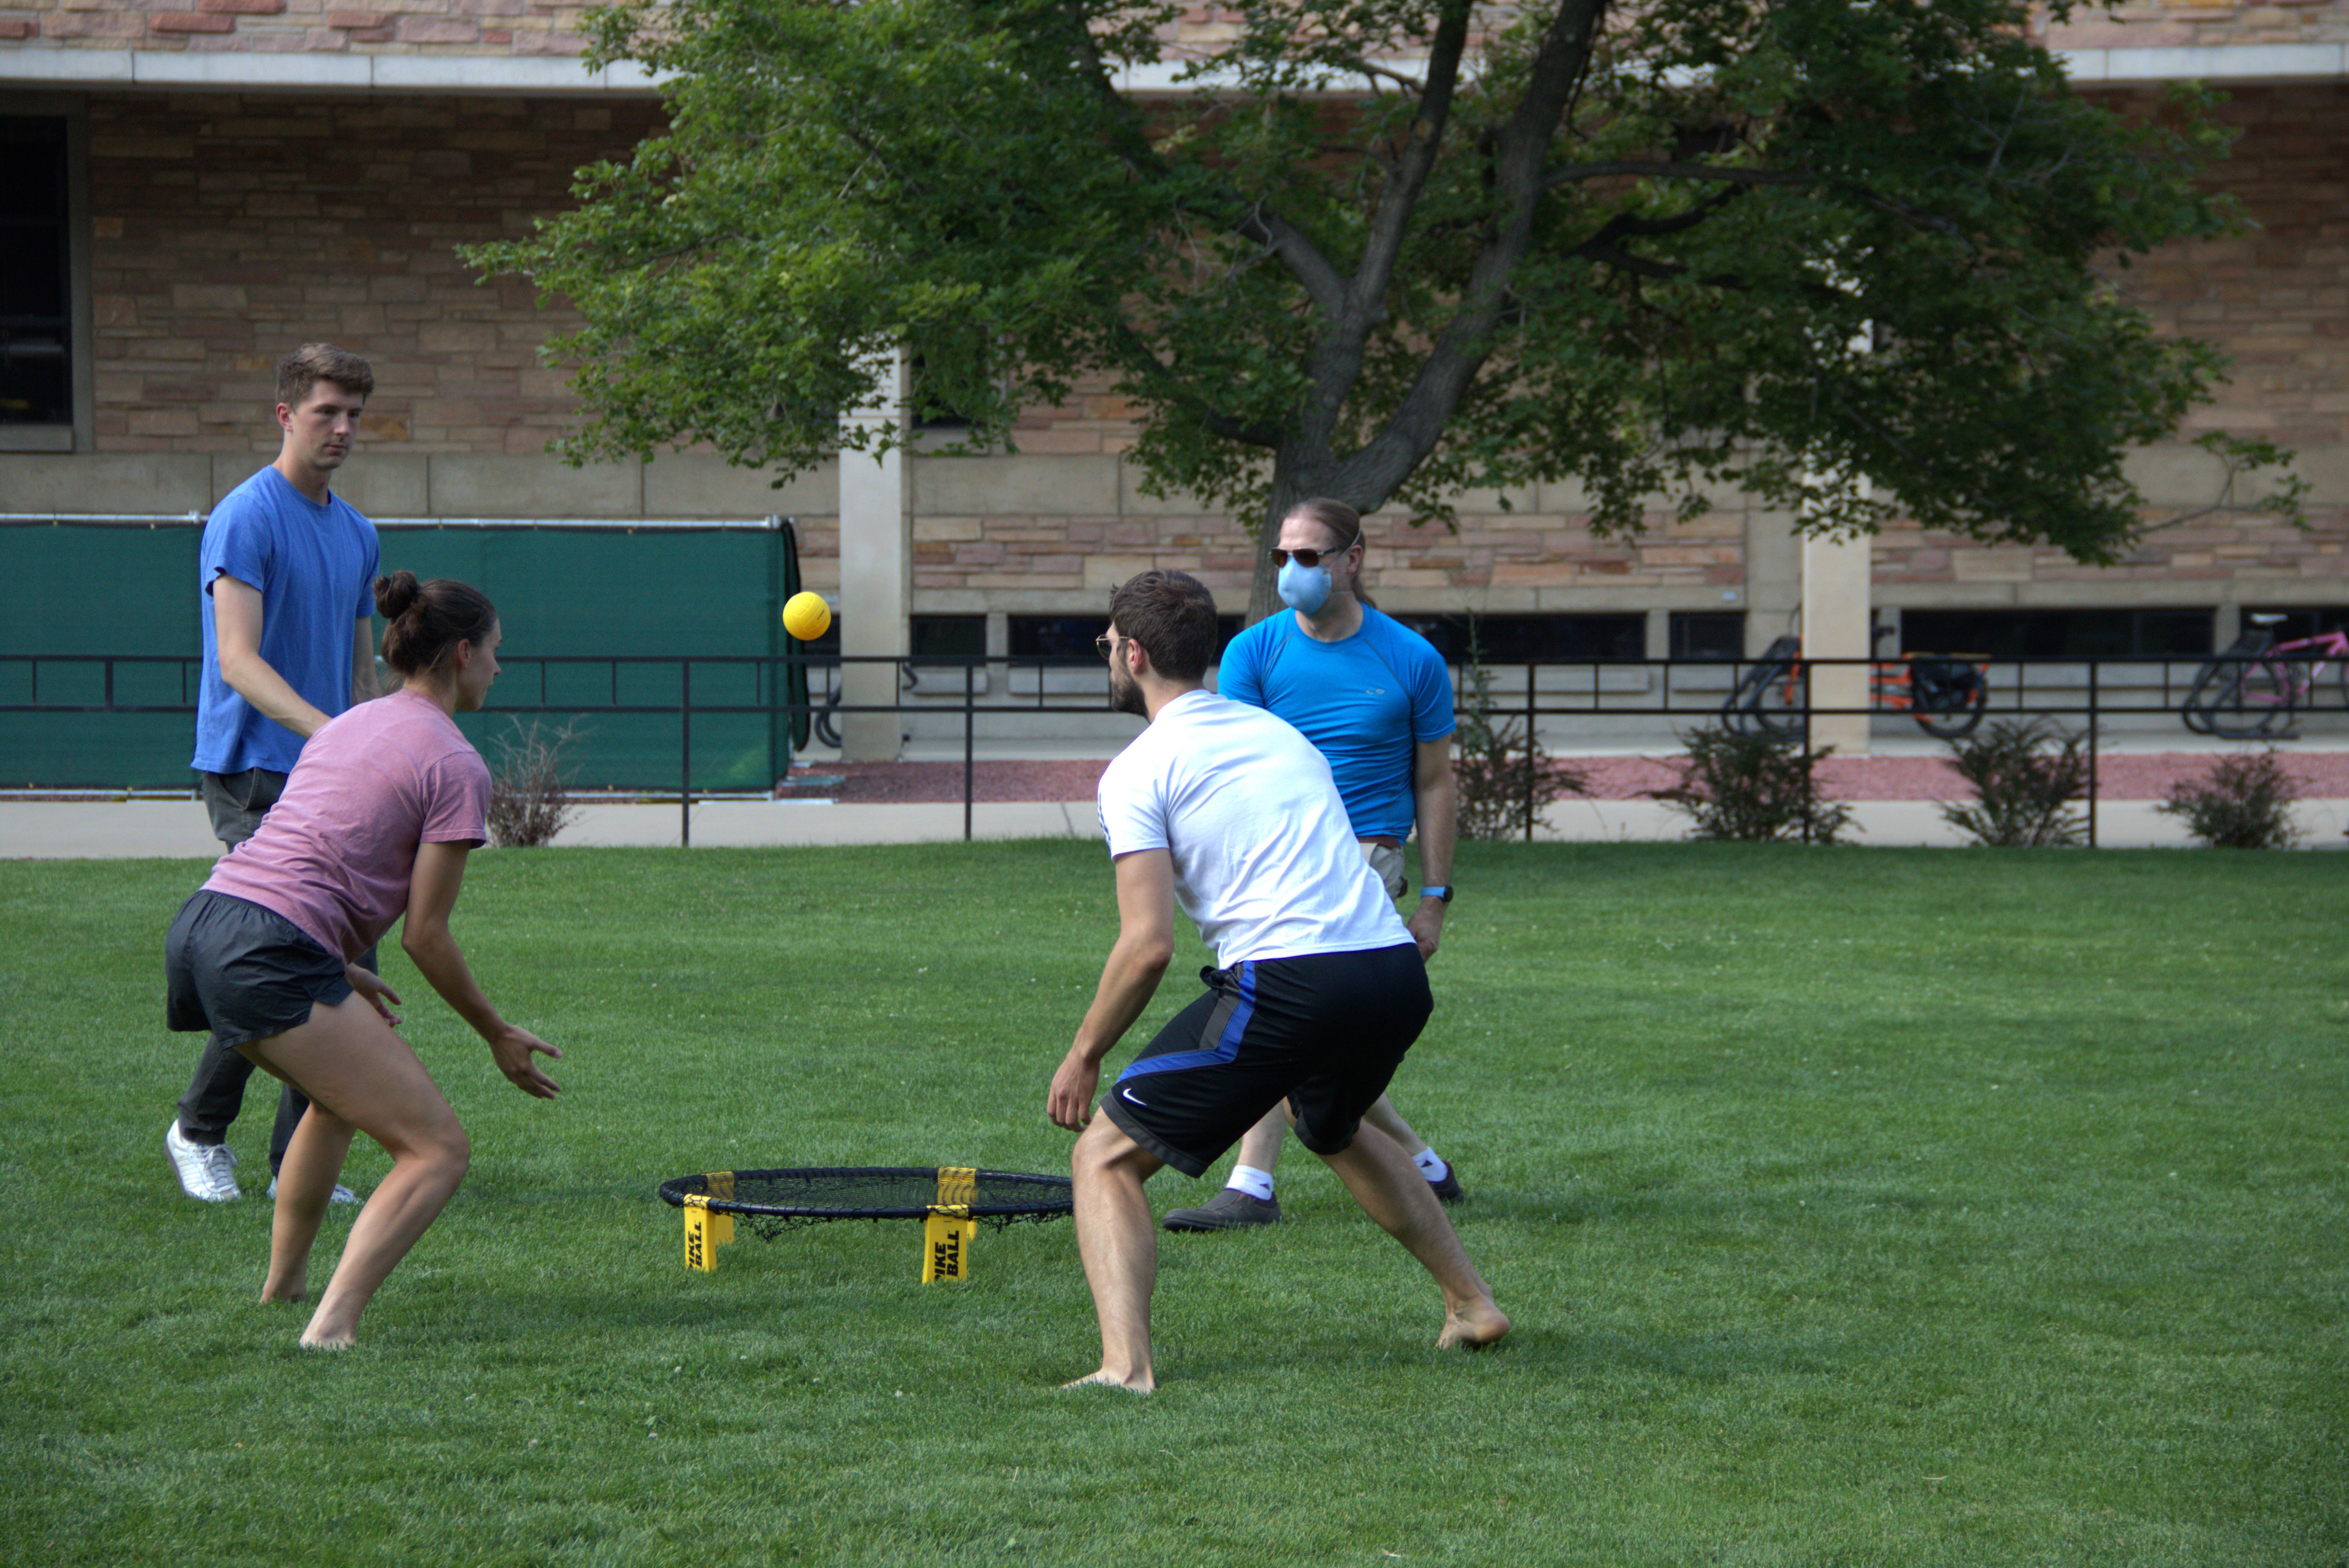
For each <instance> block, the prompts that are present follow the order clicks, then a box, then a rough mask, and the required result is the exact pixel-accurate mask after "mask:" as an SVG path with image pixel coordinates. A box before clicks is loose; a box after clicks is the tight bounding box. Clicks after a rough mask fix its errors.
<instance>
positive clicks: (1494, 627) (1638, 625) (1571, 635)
mask: <svg viewBox="0 0 2349 1568" xmlns="http://www.w3.org/2000/svg"><path fill="white" fill-rule="evenodd" d="M1395 619H1397V620H1399V621H1401V622H1402V624H1404V625H1406V626H1409V627H1410V628H1411V629H1412V630H1413V631H1414V632H1417V633H1418V634H1420V635H1421V636H1423V637H1425V638H1426V639H1427V640H1428V641H1429V642H1431V643H1433V644H1434V645H1435V651H1436V652H1437V653H1440V654H1442V655H1444V661H1445V662H1446V663H1447V664H1455V665H1456V664H1462V663H1464V662H1466V661H1467V659H1468V656H1469V641H1470V637H1469V632H1470V624H1471V621H1472V617H1470V616H1467V615H1398V616H1396V617H1395ZM1473 621H1474V624H1475V645H1476V649H1477V652H1478V653H1479V654H1481V655H1482V656H1483V658H1484V660H1485V663H1486V664H1488V665H1508V664H1588V663H1597V662H1603V661H1606V660H1610V659H1637V658H1642V657H1645V656H1646V654H1647V627H1648V618H1647V617H1646V616H1645V615H1640V614H1630V615H1477V616H1475V617H1473Z"/></svg>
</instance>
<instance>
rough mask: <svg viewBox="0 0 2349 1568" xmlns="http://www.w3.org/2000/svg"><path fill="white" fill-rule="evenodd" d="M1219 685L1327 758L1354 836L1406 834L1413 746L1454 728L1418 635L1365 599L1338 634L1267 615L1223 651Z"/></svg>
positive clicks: (1443, 676)
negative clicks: (1314, 632) (1343, 634)
mask: <svg viewBox="0 0 2349 1568" xmlns="http://www.w3.org/2000/svg"><path fill="white" fill-rule="evenodd" d="M1216 690H1217V691H1219V692H1221V693H1222V694H1223V695H1224V696H1227V697H1230V698H1232V699H1233V700H1234V701H1236V702H1244V703H1247V704H1248V705H1249V706H1251V707H1261V708H1266V709H1268V710H1270V711H1271V712H1272V713H1273V714H1274V715H1275V716H1276V717H1280V718H1284V719H1287V720H1288V722H1289V723H1290V724H1291V725H1293V726H1295V727H1297V728H1298V729H1299V730H1300V731H1301V732H1303V734H1304V736H1305V738H1306V739H1308V740H1309V741H1311V742H1312V743H1313V746H1314V748H1315V749H1316V750H1318V751H1319V752H1320V753H1321V755H1322V756H1323V757H1324V758H1328V759H1329V763H1330V774H1331V775H1332V776H1333V777H1334V778H1335V779H1337V781H1338V794H1339V796H1340V798H1341V799H1344V801H1345V802H1346V815H1347V817H1348V818H1349V819H1350V820H1351V821H1352V823H1353V825H1354V836H1355V837H1356V838H1358V839H1381V838H1383V839H1395V840H1402V839H1408V838H1409V837H1411V829H1412V821H1413V817H1414V815H1415V814H1416V813H1415V812H1414V810H1413V801H1412V792H1411V776H1412V764H1413V758H1414V749H1413V748H1415V746H1416V745H1417V743H1418V742H1420V741H1423V740H1441V739H1443V738H1444V737H1445V736H1447V735H1449V734H1451V733H1452V730H1453V727H1454V724H1453V717H1452V676H1451V673H1450V672H1449V671H1447V670H1446V669H1445V668H1444V656H1443V655H1441V654H1438V653H1437V652H1436V651H1435V649H1434V646H1433V645H1432V644H1430V643H1429V642H1428V640H1427V639H1426V638H1425V637H1423V636H1421V635H1420V634H1418V633H1417V632H1414V631H1413V630H1412V629H1411V628H1409V627H1408V626H1405V625H1403V624H1402V623H1401V622H1399V621H1397V620H1395V619H1394V617H1392V615H1387V614H1382V613H1381V612H1380V611H1378V610H1375V609H1373V608H1371V606H1370V605H1368V604H1365V605H1363V606H1362V624H1361V630H1360V631H1357V632H1356V633H1355V634H1353V635H1352V636H1350V637H1347V638H1344V639H1342V640H1340V641H1339V642H1335V643H1321V642H1316V641H1315V640H1314V639H1312V638H1311V637H1309V636H1307V635H1306V634H1305V633H1304V632H1303V631H1302V630H1300V629H1299V626H1298V624H1297V615H1296V614H1295V612H1293V611H1289V610H1283V611H1281V612H1280V613H1279V614H1277V615H1268V616H1267V617H1266V618H1265V619H1263V620H1261V621H1258V622H1257V624H1255V625H1253V626H1250V627H1249V628H1248V629H1247V631H1245V632H1242V633H1241V634H1239V635H1238V636H1237V637H1234V638H1233V639H1232V644H1231V646H1230V647H1228V648H1226V649H1225V650H1224V662H1223V667H1222V669H1221V670H1220V671H1219V672H1218V674H1217V676H1216Z"/></svg>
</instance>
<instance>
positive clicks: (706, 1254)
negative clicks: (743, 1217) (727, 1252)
mask: <svg viewBox="0 0 2349 1568" xmlns="http://www.w3.org/2000/svg"><path fill="white" fill-rule="evenodd" d="M733 1239H734V1216H733V1215H731V1214H713V1213H711V1212H709V1199H708V1198H705V1197H703V1196H701V1195H699V1194H698V1193H697V1194H695V1195H693V1196H691V1197H688V1198H687V1199H686V1201H685V1266H686V1267H688V1268H689V1269H698V1270H699V1271H700V1272H701V1273H703V1274H716V1273H717V1272H718V1249H719V1248H720V1247H722V1246H724V1245H725V1244H726V1243H729V1242H730V1241H732V1240H733Z"/></svg>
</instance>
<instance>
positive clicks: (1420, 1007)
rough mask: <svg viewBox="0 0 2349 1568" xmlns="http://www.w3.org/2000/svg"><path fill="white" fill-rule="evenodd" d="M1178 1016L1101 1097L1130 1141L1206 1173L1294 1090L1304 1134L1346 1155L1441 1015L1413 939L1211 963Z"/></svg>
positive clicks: (1319, 1148) (1321, 1148)
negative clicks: (1197, 993)
mask: <svg viewBox="0 0 2349 1568" xmlns="http://www.w3.org/2000/svg"><path fill="white" fill-rule="evenodd" d="M1199 978H1200V979H1202V980H1204V981H1206V984H1207V993H1206V995H1204V996H1201V997H1200V998H1199V999H1198V1000H1197V1001H1195V1002H1194V1003H1192V1004H1191V1005H1190V1006H1187V1007H1185V1008H1184V1009H1183V1010H1182V1011H1181V1012H1180V1013H1178V1014H1176V1015H1175V1016H1174V1019H1173V1021H1171V1022H1170V1023H1168V1024H1167V1026H1165V1027H1164V1029H1161V1030H1160V1031H1159V1032H1158V1037H1157V1038H1156V1039H1154V1040H1153V1041H1151V1042H1150V1044H1149V1046H1148V1047H1146V1048H1145V1049H1144V1050H1143V1053H1142V1054H1141V1055H1140V1056H1138V1057H1134V1058H1133V1063H1132V1065H1131V1066H1129V1067H1128V1068H1126V1069H1125V1070H1124V1071H1123V1072H1122V1073H1120V1074H1119V1075H1118V1077H1117V1082H1116V1083H1115V1084H1113V1085H1112V1086H1111V1088H1110V1092H1109V1093H1108V1094H1106V1095H1103V1096H1102V1111H1103V1113H1104V1114H1106V1115H1107V1116H1108V1117H1109V1119H1111V1120H1112V1121H1114V1122H1115V1123H1117V1125H1118V1126H1119V1127H1120V1128H1121V1129H1123V1130H1124V1132H1125V1134H1126V1136H1127V1137H1129V1138H1131V1139H1133V1140H1134V1141H1135V1142H1136V1143H1139V1144H1140V1145H1142V1147H1143V1148H1144V1149H1147V1150H1150V1152H1151V1153H1153V1154H1154V1155H1156V1156H1157V1157H1158V1158H1159V1159H1161V1160H1164V1161H1166V1163H1167V1164H1169V1165H1172V1166H1173V1167H1174V1169H1175V1170H1177V1171H1182V1172H1183V1173H1184V1174H1185V1175H1186V1176H1197V1175H1200V1174H1202V1173H1203V1172H1205V1171H1206V1169H1207V1167H1208V1166H1210V1165H1212V1164H1214V1163H1215V1162H1216V1157H1217V1156H1219V1155H1221V1154H1222V1153H1223V1151H1224V1150H1226V1149H1229V1148H1230V1147H1231V1146H1232V1145H1233V1144H1235V1143H1237V1142H1238V1141H1239V1140H1240V1136H1241V1134H1243V1133H1245V1132H1247V1130H1248V1129H1249V1128H1251V1127H1253V1126H1255V1125H1256V1124H1257V1120H1258V1119H1260V1118H1262V1117H1263V1115H1264V1113H1265V1112H1266V1111H1268V1110H1270V1109H1272V1108H1273V1107H1274V1106H1275V1105H1278V1103H1280V1101H1281V1099H1283V1098H1284V1097H1286V1098H1287V1099H1288V1104H1289V1106H1290V1108H1291V1109H1293V1110H1294V1111H1295V1112H1296V1114H1297V1136H1298V1140H1299V1141H1300V1142H1302V1143H1303V1144H1304V1145H1305V1147H1306V1148H1308V1149H1310V1150H1313V1151H1314V1152H1315V1153H1317V1154H1336V1153H1339V1152H1340V1151H1341V1150H1345V1149H1346V1148H1348V1147H1350V1145H1351V1144H1352V1143H1353V1141H1354V1130H1355V1129H1356V1128H1357V1127H1359V1126H1361V1120H1362V1112H1363V1111H1365V1110H1367V1109H1370V1108H1371V1106H1372V1105H1373V1104H1375V1103H1376V1102H1377V1100H1378V1098H1379V1096H1381V1094H1384V1093H1385V1092H1386V1088H1387V1082H1388V1080H1389V1079H1391V1078H1393V1077H1394V1070H1395V1068H1397V1067H1398V1066H1400V1065H1401V1064H1402V1057H1403V1053H1404V1052H1405V1051H1407V1050H1409V1049H1411V1046H1412V1042H1413V1041H1414V1040H1416V1039H1418V1038H1419V1031H1420V1030H1421V1029H1423V1028H1424V1027H1425V1026H1426V1025H1427V1016H1428V1015H1429V1014H1430V1013H1432V1012H1433V1011H1434V1010H1435V1000H1434V998H1433V996H1431V995H1429V994H1428V989H1427V965H1425V964H1423V963H1422V962H1421V960H1420V956H1419V949H1418V947H1417V946H1416V945H1414V944H1410V943H1405V944H1401V945H1399V946H1395V947H1379V948H1372V949H1371V950H1369V951H1367V952H1361V953H1322V954H1312V955H1310V956H1308V957H1302V958H1268V959H1262V960H1257V961H1254V962H1250V963H1246V964H1240V965H1235V966H1234V967H1232V968H1229V969H1202V970H1200V971H1199Z"/></svg>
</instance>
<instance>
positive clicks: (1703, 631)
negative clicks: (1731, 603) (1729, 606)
mask: <svg viewBox="0 0 2349 1568" xmlns="http://www.w3.org/2000/svg"><path fill="white" fill-rule="evenodd" d="M1670 651H1671V656H1672V657H1673V658H1675V659H1742V658H1744V656H1745V612H1744V611H1743V610H1675V611H1673V612H1672V616H1671V650H1670Z"/></svg>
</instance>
